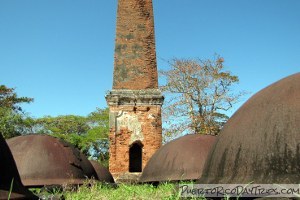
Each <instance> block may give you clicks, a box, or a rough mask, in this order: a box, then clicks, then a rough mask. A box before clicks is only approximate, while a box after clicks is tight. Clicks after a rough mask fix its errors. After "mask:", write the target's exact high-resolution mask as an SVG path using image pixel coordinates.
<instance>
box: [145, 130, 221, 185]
mask: <svg viewBox="0 0 300 200" xmlns="http://www.w3.org/2000/svg"><path fill="white" fill-rule="evenodd" d="M215 139H216V136H212V135H200V134H192V135H185V136H183V137H180V138H178V139H175V140H173V141H171V142H169V143H167V144H165V145H164V146H162V147H161V148H160V149H159V150H158V151H157V152H156V153H155V154H154V155H153V156H152V157H151V159H150V160H149V162H148V163H147V165H146V166H145V169H144V170H143V173H142V176H141V177H140V182H161V181H181V180H196V179H199V177H200V176H201V174H202V170H203V167H204V163H205V161H206V158H207V155H208V153H209V151H210V149H211V147H212V146H213V144H214V142H215Z"/></svg>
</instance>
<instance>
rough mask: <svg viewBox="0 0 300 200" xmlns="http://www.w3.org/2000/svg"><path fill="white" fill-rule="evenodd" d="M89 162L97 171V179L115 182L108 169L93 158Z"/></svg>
mask: <svg viewBox="0 0 300 200" xmlns="http://www.w3.org/2000/svg"><path fill="white" fill-rule="evenodd" d="M90 162H91V164H92V165H93V167H94V169H95V171H96V173H97V180H99V181H101V182H106V183H115V181H114V178H113V176H112V175H111V173H110V172H109V170H108V169H106V168H105V167H104V166H102V165H101V164H100V163H99V162H97V161H95V160H90Z"/></svg>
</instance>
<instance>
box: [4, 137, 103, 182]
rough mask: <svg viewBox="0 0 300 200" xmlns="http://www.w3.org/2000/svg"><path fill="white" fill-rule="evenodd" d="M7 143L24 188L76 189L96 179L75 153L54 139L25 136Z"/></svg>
mask: <svg viewBox="0 0 300 200" xmlns="http://www.w3.org/2000/svg"><path fill="white" fill-rule="evenodd" d="M7 143H8V145H9V147H10V149H11V152H12V154H13V157H14V159H15V161H16V164H17V168H18V170H19V173H20V176H21V180H22V183H23V184H24V185H25V186H28V187H40V186H47V185H65V184H71V185H73V184H74V185H77V184H83V182H84V181H86V179H87V178H93V177H96V176H97V174H96V172H95V170H94V168H93V166H92V165H91V163H90V162H89V161H88V160H87V158H86V157H85V156H84V155H83V154H82V153H81V152H80V151H79V150H77V149H75V148H74V147H73V146H72V145H70V144H69V143H66V142H64V141H62V140H60V139H57V138H55V137H52V136H49V135H26V136H18V137H15V138H11V139H8V140H7Z"/></svg>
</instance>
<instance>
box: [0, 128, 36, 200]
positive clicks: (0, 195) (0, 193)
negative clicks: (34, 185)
mask: <svg viewBox="0 0 300 200" xmlns="http://www.w3.org/2000/svg"><path fill="white" fill-rule="evenodd" d="M11 186H12V187H11ZM10 191H11V192H10ZM9 193H10V199H30V200H34V199H38V197H36V196H34V195H33V194H32V193H31V192H29V191H28V190H27V189H26V188H25V187H24V185H23V184H22V183H21V179H20V176H19V173H18V170H17V166H16V163H15V161H14V159H13V156H12V154H11V152H10V150H9V148H8V145H7V144H6V142H5V140H4V138H3V137H2V134H1V133H0V200H4V199H5V200H6V199H8V196H9Z"/></svg>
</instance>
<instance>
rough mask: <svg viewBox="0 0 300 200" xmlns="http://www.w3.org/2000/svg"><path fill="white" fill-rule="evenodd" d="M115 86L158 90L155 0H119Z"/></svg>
mask: <svg viewBox="0 0 300 200" xmlns="http://www.w3.org/2000/svg"><path fill="white" fill-rule="evenodd" d="M117 13H118V16H117V31H116V41H115V62H114V82H113V89H132V90H142V89H157V88H158V81H157V67H156V53H155V38H154V17H153V8H152V1H151V0H119V2H118V12H117Z"/></svg>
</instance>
